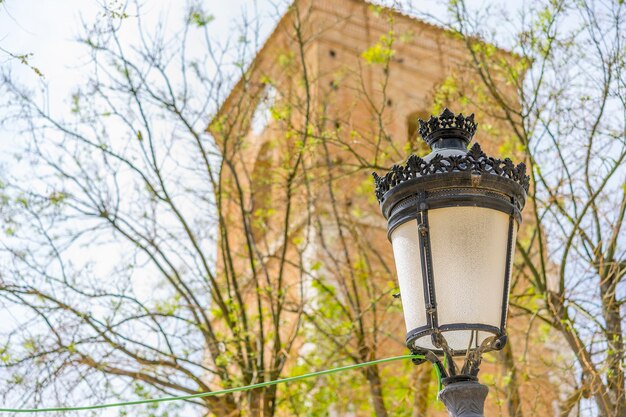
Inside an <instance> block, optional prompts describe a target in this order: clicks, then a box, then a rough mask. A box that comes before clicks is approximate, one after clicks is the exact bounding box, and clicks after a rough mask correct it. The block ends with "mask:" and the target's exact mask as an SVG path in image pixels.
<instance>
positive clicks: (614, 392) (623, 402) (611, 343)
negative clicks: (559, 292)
mask: <svg viewBox="0 0 626 417" xmlns="http://www.w3.org/2000/svg"><path fill="white" fill-rule="evenodd" d="M618 276H619V274H618V273H611V272H610V271H607V273H606V274H605V275H604V278H603V279H602V281H601V282H600V295H601V301H602V316H603V318H604V322H605V325H606V336H607V341H608V349H607V355H606V367H607V368H608V372H607V374H606V375H607V377H606V380H607V386H608V389H609V393H610V395H611V397H612V398H611V400H612V402H613V404H615V414H614V416H626V395H625V394H626V393H625V392H624V389H625V387H624V369H623V367H622V361H623V360H624V334H623V333H622V320H621V314H620V305H619V302H618V300H617V296H616V290H617V281H618V279H617V277H618ZM611 417H612V416H611Z"/></svg>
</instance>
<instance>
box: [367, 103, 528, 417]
mask: <svg viewBox="0 0 626 417" xmlns="http://www.w3.org/2000/svg"><path fill="white" fill-rule="evenodd" d="M419 124H420V127H419V132H420V135H421V136H422V137H423V138H424V140H425V141H426V143H428V145H429V146H430V148H431V149H432V152H431V153H430V154H429V155H427V156H425V157H424V158H420V157H418V156H415V155H411V156H410V157H409V158H408V160H407V162H406V164H404V165H394V166H393V167H392V168H391V170H390V171H389V172H388V173H387V174H386V175H384V176H382V177H381V176H378V175H377V174H376V173H374V174H373V175H374V180H375V182H376V197H377V198H378V201H379V203H380V207H381V209H382V212H383V214H384V216H385V218H386V219H387V222H388V223H387V236H388V237H389V240H390V241H391V244H392V246H393V253H394V258H395V262H396V270H397V274H398V281H399V284H400V297H401V299H402V308H403V311H404V319H405V323H406V328H407V336H406V343H407V346H408V348H409V349H410V350H411V352H413V353H416V354H423V355H425V356H426V359H427V360H429V361H431V362H433V363H434V364H435V365H436V366H438V367H439V368H440V369H441V371H442V374H443V376H444V378H443V383H444V386H445V388H444V389H443V390H442V391H441V393H440V394H439V396H440V398H441V400H442V401H443V403H444V404H445V405H446V407H447V408H448V411H449V412H450V415H451V416H453V417H454V416H458V417H462V416H463V417H470V416H482V415H483V408H484V400H485V398H486V396H487V391H488V390H487V387H486V386H484V385H481V384H479V383H478V382H477V381H478V379H477V377H476V376H477V374H478V369H479V365H480V361H481V356H482V354H483V353H485V352H488V351H491V350H499V349H502V348H503V347H504V345H505V344H506V340H507V336H506V317H507V310H508V303H509V282H510V276H511V263H512V258H513V253H514V247H515V237H516V233H517V229H518V227H519V224H520V222H521V211H522V208H523V207H524V203H525V200H526V193H527V191H528V183H529V177H528V176H527V175H526V173H525V171H526V166H525V165H524V163H520V164H519V165H517V166H515V165H514V164H513V162H511V160H510V159H508V158H507V159H504V160H500V159H495V158H491V157H488V156H487V155H485V154H484V153H483V151H482V150H481V149H480V146H479V145H478V144H474V146H472V148H471V149H469V150H468V149H467V146H468V145H469V142H470V141H471V139H472V136H473V135H474V133H475V132H476V126H477V125H476V123H475V122H474V115H473V114H472V115H471V116H469V117H464V116H463V115H462V114H459V115H457V116H455V115H454V114H453V113H452V112H451V111H450V110H448V109H445V110H444V111H443V113H441V115H439V116H438V117H436V116H431V118H430V119H429V120H428V122H424V121H423V120H420V121H419ZM438 356H443V357H445V358H446V360H447V369H444V366H443V365H442V363H441V361H440V359H439V358H438ZM457 356H464V357H465V361H464V364H463V367H462V368H461V369H460V370H459V368H458V367H457V365H456V364H455V362H454V360H453V358H454V357H457Z"/></svg>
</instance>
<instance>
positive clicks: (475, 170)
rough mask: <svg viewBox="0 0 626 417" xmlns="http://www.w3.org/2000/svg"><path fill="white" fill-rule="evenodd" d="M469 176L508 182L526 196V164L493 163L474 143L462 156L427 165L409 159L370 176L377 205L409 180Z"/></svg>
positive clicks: (435, 159) (440, 158) (438, 156)
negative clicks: (434, 175) (507, 180)
mask: <svg viewBox="0 0 626 417" xmlns="http://www.w3.org/2000/svg"><path fill="white" fill-rule="evenodd" d="M468 171H469V172H471V173H472V174H478V175H483V174H490V175H498V176H500V177H504V178H508V179H510V180H513V181H515V182H517V183H518V184H519V185H521V186H522V187H523V188H524V190H526V192H528V187H529V184H530V177H529V176H528V175H526V164H524V163H523V162H522V163H520V164H518V165H517V166H515V164H513V162H512V161H511V160H510V159H509V158H505V159H496V158H492V157H490V156H487V155H486V154H485V153H484V152H483V151H482V149H481V148H480V145H479V144H478V143H475V144H474V146H472V147H471V149H470V150H469V151H468V152H467V154H466V155H453V156H447V157H444V156H442V155H441V154H435V156H434V157H433V158H432V159H431V160H430V161H428V162H426V161H424V160H423V159H422V158H420V157H418V156H416V155H411V156H410V157H409V159H408V160H407V161H406V164H404V165H394V166H393V167H391V170H390V171H389V172H388V173H387V174H385V175H384V176H380V175H378V174H377V173H375V172H374V173H373V174H372V175H373V176H374V182H375V183H376V198H377V199H378V201H379V202H381V201H382V200H383V196H384V195H385V193H386V192H387V191H389V190H390V189H392V188H393V187H395V186H396V185H398V184H401V183H403V182H405V181H409V180H412V179H416V178H420V177H424V176H428V175H433V174H442V173H448V172H468Z"/></svg>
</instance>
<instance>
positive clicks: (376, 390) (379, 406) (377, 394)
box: [365, 366, 388, 417]
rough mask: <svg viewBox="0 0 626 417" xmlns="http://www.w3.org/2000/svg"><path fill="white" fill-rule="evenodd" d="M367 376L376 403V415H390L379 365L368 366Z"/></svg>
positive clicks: (379, 416)
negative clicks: (384, 396)
mask: <svg viewBox="0 0 626 417" xmlns="http://www.w3.org/2000/svg"><path fill="white" fill-rule="evenodd" d="M365 377H366V378H367V382H368V383H369V387H370V395H371V396H372V402H373V403H374V411H375V412H376V417H388V414H387V409H386V408H385V401H384V398H383V387H382V383H381V381H380V374H379V373H378V367H377V366H368V367H367V368H366V370H365Z"/></svg>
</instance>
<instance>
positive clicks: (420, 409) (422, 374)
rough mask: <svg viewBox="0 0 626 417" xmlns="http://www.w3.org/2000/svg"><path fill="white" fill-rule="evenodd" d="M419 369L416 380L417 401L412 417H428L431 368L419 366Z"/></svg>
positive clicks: (414, 404)
mask: <svg viewBox="0 0 626 417" xmlns="http://www.w3.org/2000/svg"><path fill="white" fill-rule="evenodd" d="M416 369H417V378H415V387H416V388H417V389H416V391H415V401H414V403H413V412H412V413H411V417H426V414H427V413H428V404H429V402H428V400H429V398H428V388H429V387H430V382H431V380H432V373H431V367H430V366H419V367H417V368H416Z"/></svg>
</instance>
